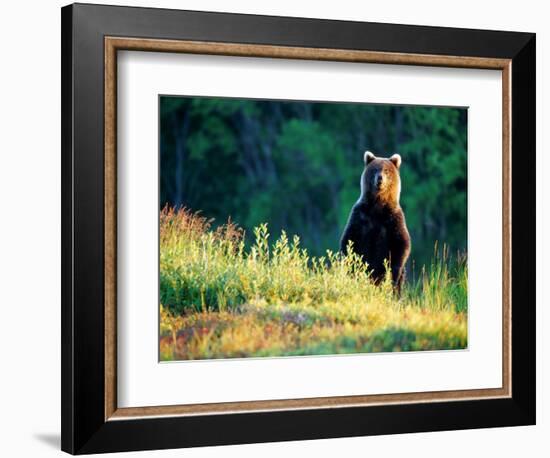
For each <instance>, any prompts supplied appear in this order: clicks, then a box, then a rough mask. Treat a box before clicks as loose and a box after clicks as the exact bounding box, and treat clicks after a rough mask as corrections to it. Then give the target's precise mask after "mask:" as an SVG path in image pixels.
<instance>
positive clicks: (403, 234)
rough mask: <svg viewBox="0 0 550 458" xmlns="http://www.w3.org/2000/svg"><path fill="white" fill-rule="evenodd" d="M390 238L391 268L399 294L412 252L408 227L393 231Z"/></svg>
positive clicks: (393, 280)
mask: <svg viewBox="0 0 550 458" xmlns="http://www.w3.org/2000/svg"><path fill="white" fill-rule="evenodd" d="M391 234H392V236H391V238H390V266H391V274H392V283H393V286H394V288H395V289H396V291H397V293H398V294H400V293H401V286H402V285H403V281H404V280H405V264H406V262H407V259H408V258H409V254H410V252H411V239H410V237H409V233H408V231H407V229H406V227H405V226H404V225H403V226H400V227H398V228H396V230H394V231H392V233H391Z"/></svg>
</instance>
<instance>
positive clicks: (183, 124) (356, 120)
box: [160, 96, 467, 265]
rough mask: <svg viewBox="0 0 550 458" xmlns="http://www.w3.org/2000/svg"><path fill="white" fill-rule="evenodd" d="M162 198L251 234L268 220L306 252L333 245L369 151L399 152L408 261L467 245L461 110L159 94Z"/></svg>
mask: <svg viewBox="0 0 550 458" xmlns="http://www.w3.org/2000/svg"><path fill="white" fill-rule="evenodd" d="M160 126H161V129H160V130H161V132H160V136H161V137H160V161H161V177H160V179H161V186H160V194H161V195H160V199H161V202H160V204H161V206H164V205H166V204H168V205H172V206H186V207H188V208H190V209H192V210H193V211H199V210H200V211H201V212H202V214H203V215H204V216H207V217H209V218H215V223H217V224H221V223H223V222H225V221H226V220H227V218H228V217H231V219H232V220H233V221H235V222H236V223H238V224H239V225H241V226H242V227H243V228H244V229H245V230H246V232H247V233H248V234H249V235H250V234H252V228H253V227H254V226H257V225H258V224H260V223H262V222H267V223H269V228H270V232H271V233H272V234H273V235H274V236H275V237H276V236H278V235H279V233H280V231H281V230H283V229H284V230H286V231H287V233H289V234H298V235H299V236H300V238H301V240H302V245H303V246H304V247H306V248H308V250H309V251H310V252H311V254H313V255H323V254H324V253H325V251H326V249H332V250H336V249H337V248H338V240H339V237H340V233H341V231H342V229H343V227H344V225H345V222H346V219H347V217H348V214H349V211H350V208H351V206H352V205H353V203H354V202H355V201H356V200H357V198H358V196H359V178H360V175H361V172H362V170H363V164H362V156H363V152H364V151H365V150H366V149H369V150H371V151H373V152H374V153H375V154H377V155H380V156H389V155H391V154H392V153H394V152H398V153H400V154H401V156H402V157H403V166H402V168H401V179H402V193H401V204H402V206H403V209H404V211H405V215H406V217H407V224H408V227H409V231H410V233H411V237H412V241H413V251H412V256H411V258H412V259H415V261H416V264H417V265H421V264H425V263H427V262H429V260H430V258H431V256H432V254H433V248H434V243H435V242H436V241H438V242H439V243H440V244H442V243H446V244H447V245H448V246H449V247H450V249H451V250H453V251H454V250H460V251H465V250H466V248H467V240H466V232H467V195H466V192H467V110H466V109H463V108H447V107H415V106H395V105H370V104H360V103H321V102H287V101H267V100H266V101H262V100H245V99H229V98H209V97H164V96H163V97H161V99H160Z"/></svg>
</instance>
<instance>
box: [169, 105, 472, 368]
mask: <svg viewBox="0 0 550 458" xmlns="http://www.w3.org/2000/svg"><path fill="white" fill-rule="evenodd" d="M467 113H468V112H467V109H466V108H464V107H436V106H402V105H384V104H367V103H348V102H346V103H343V102H342V103H340V102H317V101H279V100H256V99H238V98H220V97H198V96H193V97H187V96H172V95H166V96H165V95H162V96H159V117H160V119H159V136H160V141H159V143H160V144H159V149H160V152H159V154H160V159H159V160H160V190H159V191H160V202H159V213H160V222H159V224H160V237H159V244H160V246H159V275H160V291H159V299H160V311H159V313H160V330H159V352H160V360H161V361H178V360H197V359H219V358H250V357H254V358H256V357H282V356H309V355H334V354H352V353H373V352H407V351H423V350H456V349H465V348H467V344H468V264H467V255H468V253H467V246H468V245H467V213H468V211H467V210H468V205H467V157H468V154H467V124H468V116H467Z"/></svg>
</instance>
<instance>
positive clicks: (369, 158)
mask: <svg viewBox="0 0 550 458" xmlns="http://www.w3.org/2000/svg"><path fill="white" fill-rule="evenodd" d="M375 159H376V157H375V156H374V154H372V153H371V152H370V151H365V155H364V156H363V160H364V161H365V165H369V163H370V162H372V161H374V160H375Z"/></svg>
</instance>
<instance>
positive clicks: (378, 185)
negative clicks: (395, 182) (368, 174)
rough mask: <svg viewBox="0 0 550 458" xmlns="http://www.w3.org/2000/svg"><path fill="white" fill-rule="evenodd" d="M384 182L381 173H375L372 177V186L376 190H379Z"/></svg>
mask: <svg viewBox="0 0 550 458" xmlns="http://www.w3.org/2000/svg"><path fill="white" fill-rule="evenodd" d="M383 181H384V174H383V173H382V172H381V171H377V172H376V173H375V174H374V177H373V183H372V184H373V185H374V187H375V188H376V189H380V188H381V186H382V183H383Z"/></svg>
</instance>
